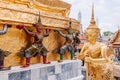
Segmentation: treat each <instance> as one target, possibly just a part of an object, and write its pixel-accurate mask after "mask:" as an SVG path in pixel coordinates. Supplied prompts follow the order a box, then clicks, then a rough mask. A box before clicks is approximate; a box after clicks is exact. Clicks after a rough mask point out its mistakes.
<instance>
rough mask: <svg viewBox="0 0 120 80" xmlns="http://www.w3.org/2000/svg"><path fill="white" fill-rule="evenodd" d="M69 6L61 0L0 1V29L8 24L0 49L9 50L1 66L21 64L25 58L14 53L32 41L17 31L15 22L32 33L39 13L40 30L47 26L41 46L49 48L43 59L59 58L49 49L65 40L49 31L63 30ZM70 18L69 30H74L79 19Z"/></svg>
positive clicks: (1, 37)
mask: <svg viewBox="0 0 120 80" xmlns="http://www.w3.org/2000/svg"><path fill="white" fill-rule="evenodd" d="M45 1H47V2H48V3H46V2H45ZM58 4H59V5H58ZM70 7H71V5H70V4H68V3H65V2H63V1H61V0H0V12H1V15H0V26H1V27H0V29H2V26H3V25H4V24H11V25H12V27H11V28H9V29H8V31H7V33H6V34H5V35H0V40H1V43H0V49H2V50H7V51H9V52H11V54H10V55H8V56H7V57H6V58H5V60H4V62H5V66H16V65H23V64H25V58H20V57H19V56H18V55H17V54H18V52H19V51H20V49H21V48H23V47H28V46H30V45H31V44H32V43H33V41H34V40H33V38H32V37H30V36H28V35H27V34H26V33H25V31H24V30H18V29H17V28H16V25H19V24H22V25H24V26H26V27H27V28H28V29H29V30H30V31H32V32H36V30H35V27H34V26H33V24H36V23H37V21H38V16H39V12H40V16H41V23H42V25H43V33H45V29H51V31H50V34H49V36H48V37H46V38H44V40H43V44H44V46H45V47H46V48H47V50H48V51H49V53H48V54H47V55H48V56H47V57H48V59H47V60H48V61H55V60H59V54H54V53H51V51H52V50H54V49H55V48H57V47H61V46H62V45H63V43H64V42H65V39H64V38H63V37H61V36H60V35H59V34H58V33H55V32H54V31H53V30H54V29H56V30H61V31H62V32H64V33H66V31H65V29H67V28H69V20H70V18H69V17H68V16H69V12H70ZM71 21H72V28H73V30H74V31H75V32H76V31H78V30H79V26H80V24H79V22H78V21H77V20H74V19H71ZM65 59H70V56H69V53H67V54H66V55H65ZM41 61H42V58H38V57H32V58H31V63H32V64H33V63H39V62H41Z"/></svg>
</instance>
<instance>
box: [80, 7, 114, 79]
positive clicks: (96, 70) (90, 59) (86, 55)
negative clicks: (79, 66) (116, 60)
mask: <svg viewBox="0 0 120 80" xmlns="http://www.w3.org/2000/svg"><path fill="white" fill-rule="evenodd" d="M93 11H94V10H93V9H92V12H93ZM99 34H100V29H99V28H98V27H97V26H96V24H95V20H94V13H92V18H91V22H90V25H89V27H88V28H87V30H86V35H87V38H88V41H89V42H87V43H85V44H84V45H83V48H82V50H81V52H80V54H79V55H78V59H82V60H85V62H86V80H114V78H113V60H112V56H113V55H114V50H113V48H110V47H108V46H107V45H106V44H103V43H100V42H97V41H96V40H97V38H98V36H99Z"/></svg>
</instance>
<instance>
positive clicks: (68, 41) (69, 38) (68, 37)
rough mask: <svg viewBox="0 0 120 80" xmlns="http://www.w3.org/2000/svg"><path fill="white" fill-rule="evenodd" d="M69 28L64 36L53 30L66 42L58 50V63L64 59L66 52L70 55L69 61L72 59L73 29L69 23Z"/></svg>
mask: <svg viewBox="0 0 120 80" xmlns="http://www.w3.org/2000/svg"><path fill="white" fill-rule="evenodd" d="M69 25H70V26H69V28H68V34H64V33H62V32H61V31H58V30H55V31H56V32H58V33H59V34H60V35H61V36H62V37H64V38H65V39H66V42H65V43H64V45H63V46H62V47H61V48H60V49H59V53H60V60H59V62H62V61H63V58H64V54H65V52H66V51H68V52H70V54H71V59H73V58H74V47H73V38H74V36H73V29H72V28H71V22H69Z"/></svg>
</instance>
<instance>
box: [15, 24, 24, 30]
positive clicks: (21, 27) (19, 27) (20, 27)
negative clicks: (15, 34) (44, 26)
mask: <svg viewBox="0 0 120 80" xmlns="http://www.w3.org/2000/svg"><path fill="white" fill-rule="evenodd" d="M16 28H18V29H23V28H24V25H17V26H16Z"/></svg>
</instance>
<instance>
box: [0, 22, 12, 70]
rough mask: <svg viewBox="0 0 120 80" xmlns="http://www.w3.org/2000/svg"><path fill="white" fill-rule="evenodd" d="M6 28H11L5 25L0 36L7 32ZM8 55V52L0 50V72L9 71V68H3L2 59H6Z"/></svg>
mask: <svg viewBox="0 0 120 80" xmlns="http://www.w3.org/2000/svg"><path fill="white" fill-rule="evenodd" d="M8 27H11V26H10V25H8V24H5V25H4V28H3V30H1V31H0V35H3V34H5V33H6V32H7V28H8ZM9 54H10V52H8V51H4V50H2V49H0V71H2V70H8V69H10V67H4V58H5V57H7V56H8V55H9Z"/></svg>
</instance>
